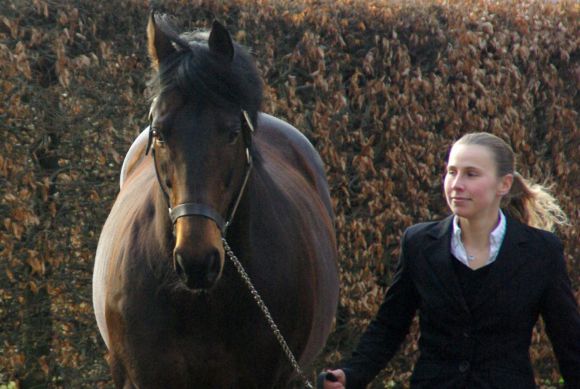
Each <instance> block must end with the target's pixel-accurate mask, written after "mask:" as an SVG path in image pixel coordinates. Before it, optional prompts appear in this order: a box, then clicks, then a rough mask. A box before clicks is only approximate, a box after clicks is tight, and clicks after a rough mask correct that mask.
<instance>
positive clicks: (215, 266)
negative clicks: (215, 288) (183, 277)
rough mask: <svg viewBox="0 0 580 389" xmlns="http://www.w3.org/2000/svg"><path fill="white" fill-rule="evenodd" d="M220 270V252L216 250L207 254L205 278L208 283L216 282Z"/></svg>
mask: <svg viewBox="0 0 580 389" xmlns="http://www.w3.org/2000/svg"><path fill="white" fill-rule="evenodd" d="M220 271H221V260H220V254H219V252H218V251H217V250H216V251H214V252H213V253H211V254H209V255H208V256H207V275H206V280H207V283H208V284H209V285H212V284H214V283H215V282H216V280H217V278H218V277H219V274H220Z"/></svg>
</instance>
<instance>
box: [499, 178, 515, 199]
mask: <svg viewBox="0 0 580 389" xmlns="http://www.w3.org/2000/svg"><path fill="white" fill-rule="evenodd" d="M513 183H514V175H513V174H506V175H505V176H503V177H501V178H500V183H499V188H498V191H497V193H498V194H499V195H500V196H505V195H507V194H508V193H509V192H510V189H511V188H512V184H513Z"/></svg>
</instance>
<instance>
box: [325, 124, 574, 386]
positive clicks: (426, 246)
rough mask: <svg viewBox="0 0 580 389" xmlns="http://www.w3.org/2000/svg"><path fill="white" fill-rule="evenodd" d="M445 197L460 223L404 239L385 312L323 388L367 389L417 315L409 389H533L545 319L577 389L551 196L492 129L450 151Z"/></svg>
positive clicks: (568, 295)
mask: <svg viewBox="0 0 580 389" xmlns="http://www.w3.org/2000/svg"><path fill="white" fill-rule="evenodd" d="M444 191H445V197H446V200H447V204H448V206H449V208H450V209H451V211H452V213H453V215H451V216H449V217H448V218H446V219H444V220H442V221H438V222H430V223H421V224H417V225H414V226H412V227H410V228H409V229H407V231H405V234H404V236H403V239H402V248H401V256H400V260H399V265H398V268H397V272H396V274H395V276H394V279H393V283H392V285H391V287H390V288H389V290H388V291H387V293H386V295H385V299H384V301H383V303H382V305H381V307H380V309H379V312H378V314H377V316H376V317H375V319H374V320H373V321H372V322H371V323H370V325H369V327H368V328H367V330H366V332H365V333H364V334H363V336H362V338H361V340H360V343H359V345H358V347H357V349H356V350H355V352H354V353H353V356H352V358H351V359H350V360H349V361H347V362H346V363H344V365H343V367H342V368H340V369H337V370H331V371H329V373H325V374H326V380H324V382H323V387H324V388H326V389H338V388H345V387H346V388H348V389H356V388H364V387H365V386H366V385H367V384H368V383H369V382H370V381H371V380H372V379H373V378H374V377H375V376H376V375H377V373H378V372H379V371H380V370H381V369H382V368H383V367H384V366H385V365H386V364H387V362H388V361H389V360H390V359H391V357H392V356H393V355H394V354H395V352H396V351H397V349H398V347H399V345H400V344H401V342H402V341H403V339H404V338H405V336H406V335H407V333H408V331H409V326H410V324H411V321H412V319H413V317H414V315H415V312H416V311H417V310H418V311H419V317H420V331H421V337H420V340H419V349H420V357H419V360H418V361H417V364H416V365H415V369H414V372H413V375H412V377H411V388H437V389H439V388H453V389H456V388H468V389H477V388H509V389H514V388H517V389H527V388H534V387H535V383H534V376H533V372H532V367H531V363H530V357H529V346H530V341H531V335H532V330H533V327H534V325H535V324H536V322H537V320H538V316H539V315H542V318H543V320H544V322H545V325H546V332H547V334H548V336H549V338H550V340H551V342H552V346H553V348H554V352H555V354H556V356H557V358H558V362H559V365H560V370H561V373H562V376H563V378H564V380H565V382H566V384H567V386H568V387H569V388H580V315H579V312H578V306H577V302H576V300H575V297H574V294H573V293H572V290H571V285H570V280H569V278H568V275H567V273H566V266H565V262H564V255H563V248H562V244H561V242H560V240H559V239H558V238H557V237H556V236H555V235H554V234H552V233H550V232H548V231H547V230H551V229H552V228H553V227H554V225H555V224H563V223H565V222H566V217H565V215H564V214H563V212H562V210H561V209H560V208H559V207H558V205H557V204H556V202H555V200H554V198H553V197H552V196H551V195H550V194H549V193H548V192H547V190H546V189H545V188H543V187H542V186H540V185H537V184H531V183H530V182H529V181H527V180H526V179H524V178H523V177H522V176H520V175H519V174H518V173H517V172H516V171H515V157H514V153H513V151H512V149H511V148H510V146H508V145H507V144H506V143H505V142H504V141H502V140H501V139H500V138H498V137H496V136H494V135H491V134H488V133H472V134H467V135H465V136H463V137H462V138H461V139H459V140H458V141H457V142H456V143H455V144H454V145H453V147H452V148H451V152H450V154H449V159H448V161H447V170H446V174H445V182H444ZM500 206H501V208H500Z"/></svg>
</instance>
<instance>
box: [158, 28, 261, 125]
mask: <svg viewBox="0 0 580 389" xmlns="http://www.w3.org/2000/svg"><path fill="white" fill-rule="evenodd" d="M208 35H209V33H208V32H207V31H195V32H187V33H184V34H182V35H180V39H182V40H183V41H187V42H188V44H189V47H188V48H187V49H183V48H180V49H179V47H180V46H179V45H177V44H176V45H175V46H176V48H178V50H176V52H175V53H174V54H172V55H171V56H169V57H168V58H165V59H164V60H163V61H162V62H161V63H160V66H159V70H158V71H157V72H156V73H155V74H154V75H153V78H152V80H151V83H150V86H151V90H152V94H151V97H152V99H153V101H152V106H153V105H154V104H155V100H158V99H159V98H162V97H163V95H164V94H165V93H167V92H169V91H177V92H178V93H179V94H180V95H181V96H182V97H183V98H184V100H185V101H186V102H187V103H191V104H196V105H197V104H203V103H206V102H210V103H211V104H213V105H217V106H220V107H236V108H238V109H239V108H241V109H244V110H246V111H248V113H249V114H250V117H251V119H252V121H253V122H254V125H256V121H257V113H258V111H259V110H260V106H261V103H262V95H263V91H262V80H261V77H260V75H259V73H258V70H257V68H256V65H255V63H254V61H253V59H252V57H251V56H250V54H249V53H248V51H247V50H246V49H245V48H244V47H243V46H241V45H239V44H236V43H234V50H235V55H234V58H233V61H232V62H231V63H224V62H223V59H221V58H219V57H217V56H215V55H213V54H212V53H211V52H210V50H209V47H208V43H207V39H208Z"/></svg>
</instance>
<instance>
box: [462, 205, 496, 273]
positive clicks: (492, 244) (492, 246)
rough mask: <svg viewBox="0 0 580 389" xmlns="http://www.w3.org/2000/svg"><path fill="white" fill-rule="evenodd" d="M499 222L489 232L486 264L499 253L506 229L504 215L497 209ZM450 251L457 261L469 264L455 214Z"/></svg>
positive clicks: (493, 259)
mask: <svg viewBox="0 0 580 389" xmlns="http://www.w3.org/2000/svg"><path fill="white" fill-rule="evenodd" d="M498 218H499V222H498V223H497V226H496V227H495V228H494V229H493V231H491V233H490V234H489V259H488V261H487V264H490V263H492V262H493V261H495V259H496V258H497V254H498V253H499V249H500V247H501V244H502V242H503V238H504V236H505V230H506V224H507V223H506V217H505V215H504V214H503V212H502V211H501V209H500V210H499V215H498ZM451 253H452V254H453V255H454V256H455V258H457V259H458V260H459V261H461V262H463V263H464V264H466V265H468V266H469V262H470V258H469V257H468V256H467V252H466V250H465V247H464V246H463V241H462V239H461V227H460V226H459V218H458V217H457V215H455V216H453V234H452V236H451Z"/></svg>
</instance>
